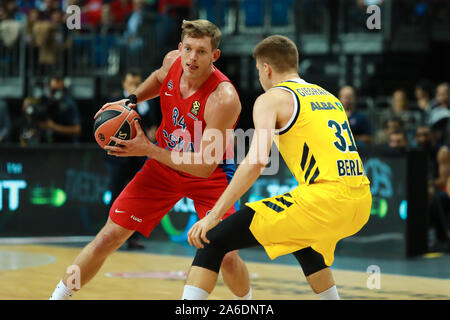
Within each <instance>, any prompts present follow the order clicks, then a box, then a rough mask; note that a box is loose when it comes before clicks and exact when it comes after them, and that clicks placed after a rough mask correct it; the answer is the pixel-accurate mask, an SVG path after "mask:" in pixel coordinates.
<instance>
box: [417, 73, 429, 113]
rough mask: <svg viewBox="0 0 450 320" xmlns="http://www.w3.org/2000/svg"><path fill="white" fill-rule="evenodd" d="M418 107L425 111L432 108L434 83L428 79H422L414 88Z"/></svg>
mask: <svg viewBox="0 0 450 320" xmlns="http://www.w3.org/2000/svg"><path fill="white" fill-rule="evenodd" d="M414 95H415V97H416V104H417V108H418V109H420V110H422V111H423V112H428V111H429V110H430V109H431V99H432V95H433V85H432V84H431V82H430V81H428V80H422V81H420V82H419V83H418V84H417V85H416V88H415V90H414Z"/></svg>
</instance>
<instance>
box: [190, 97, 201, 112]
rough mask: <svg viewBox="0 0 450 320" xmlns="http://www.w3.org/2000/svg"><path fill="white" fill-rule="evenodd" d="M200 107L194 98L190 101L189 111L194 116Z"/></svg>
mask: <svg viewBox="0 0 450 320" xmlns="http://www.w3.org/2000/svg"><path fill="white" fill-rule="evenodd" d="M200 107H201V105H200V102H199V101H198V100H195V101H194V103H192V108H191V113H192V114H193V115H194V116H198V112H199V110H200Z"/></svg>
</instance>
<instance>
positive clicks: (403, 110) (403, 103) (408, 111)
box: [384, 89, 423, 141]
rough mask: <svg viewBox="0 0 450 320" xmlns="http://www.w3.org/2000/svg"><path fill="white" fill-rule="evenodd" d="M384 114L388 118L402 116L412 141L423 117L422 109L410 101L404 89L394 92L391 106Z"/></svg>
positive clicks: (405, 128) (409, 138)
mask: <svg viewBox="0 0 450 320" xmlns="http://www.w3.org/2000/svg"><path fill="white" fill-rule="evenodd" d="M384 116H385V117H386V116H387V117H388V118H392V117H400V118H401V119H402V120H403V123H404V130H405V131H406V134H407V137H408V140H410V141H411V140H413V139H414V134H415V130H416V127H417V125H418V124H419V123H420V122H421V121H422V119H423V114H422V111H421V110H420V109H418V108H416V107H415V106H414V105H412V104H411V103H410V101H409V99H408V95H407V93H406V90H404V89H397V90H395V91H394V92H393V94H392V100H391V108H390V109H389V110H388V111H387V113H385V114H384Z"/></svg>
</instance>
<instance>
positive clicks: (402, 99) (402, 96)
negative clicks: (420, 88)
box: [391, 89, 409, 115]
mask: <svg viewBox="0 0 450 320" xmlns="http://www.w3.org/2000/svg"><path fill="white" fill-rule="evenodd" d="M408 110H409V101H408V95H407V94H406V91H405V90H403V89H397V90H395V91H394V93H393V94H392V107H391V111H392V113H393V115H400V114H401V113H403V112H404V111H408Z"/></svg>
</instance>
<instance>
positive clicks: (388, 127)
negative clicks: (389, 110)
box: [375, 117, 404, 145]
mask: <svg viewBox="0 0 450 320" xmlns="http://www.w3.org/2000/svg"><path fill="white" fill-rule="evenodd" d="M403 130H404V123H403V120H402V119H401V118H399V117H392V118H389V119H387V120H385V121H384V124H383V129H382V130H380V131H378V132H377V133H376V136H375V143H376V144H377V145H382V144H388V142H389V136H390V135H391V133H392V132H394V131H403Z"/></svg>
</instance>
